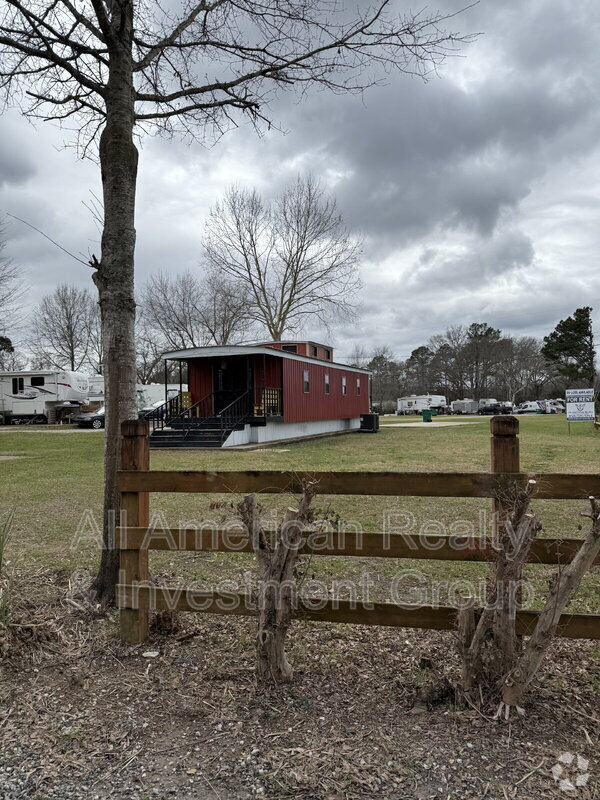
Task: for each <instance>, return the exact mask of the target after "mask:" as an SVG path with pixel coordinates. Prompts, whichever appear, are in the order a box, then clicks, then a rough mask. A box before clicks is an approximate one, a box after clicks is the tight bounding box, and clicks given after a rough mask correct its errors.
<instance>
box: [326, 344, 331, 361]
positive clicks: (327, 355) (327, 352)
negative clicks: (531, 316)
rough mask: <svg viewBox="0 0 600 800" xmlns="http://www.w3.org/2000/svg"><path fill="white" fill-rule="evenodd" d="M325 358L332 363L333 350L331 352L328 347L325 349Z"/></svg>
mask: <svg viewBox="0 0 600 800" xmlns="http://www.w3.org/2000/svg"><path fill="white" fill-rule="evenodd" d="M325 358H326V359H327V360H328V361H331V350H329V349H328V348H327V347H326V348H325Z"/></svg>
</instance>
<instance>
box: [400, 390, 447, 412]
mask: <svg viewBox="0 0 600 800" xmlns="http://www.w3.org/2000/svg"><path fill="white" fill-rule="evenodd" d="M447 405H448V402H447V400H446V398H445V397H444V396H443V395H441V394H411V395H409V396H408V397H399V398H398V404H397V407H396V414H399V415H401V416H402V415H405V414H420V413H421V412H422V411H425V410H426V409H428V408H429V409H435V410H436V411H437V412H438V414H445V412H446V407H447Z"/></svg>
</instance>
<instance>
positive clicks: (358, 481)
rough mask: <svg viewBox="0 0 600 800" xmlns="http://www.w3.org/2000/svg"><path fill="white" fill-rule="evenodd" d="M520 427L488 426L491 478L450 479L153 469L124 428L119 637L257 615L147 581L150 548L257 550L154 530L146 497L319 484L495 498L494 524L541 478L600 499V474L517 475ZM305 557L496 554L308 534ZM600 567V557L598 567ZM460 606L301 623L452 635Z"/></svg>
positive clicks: (551, 543)
mask: <svg viewBox="0 0 600 800" xmlns="http://www.w3.org/2000/svg"><path fill="white" fill-rule="evenodd" d="M518 427H519V423H518V420H516V419H515V418H514V417H493V418H492V420H491V428H492V438H491V467H492V471H491V472H489V473H453V472H450V473H448V472H438V473H435V472H434V473H431V472H424V473H421V472H310V473H297V472H294V473H291V472H279V471H271V470H270V471H256V472H255V471H246V472H235V471H227V472H225V471H223V472H163V471H154V470H153V471H150V470H149V448H148V429H147V423H146V422H142V421H138V420H132V421H129V422H124V423H123V426H122V433H123V446H122V457H121V467H122V469H121V471H120V472H119V488H120V491H121V510H122V512H124V514H125V515H126V517H125V519H126V525H125V526H124V527H119V528H117V547H118V548H119V550H120V567H121V581H122V583H119V585H118V586H117V599H118V604H119V607H120V609H121V612H120V615H121V636H122V638H123V639H124V640H125V641H128V642H132V643H138V642H141V641H143V640H144V638H145V637H146V635H147V631H148V615H149V611H150V610H167V609H169V610H178V611H200V612H204V613H212V614H234V615H241V616H249V615H253V614H254V613H255V608H254V605H253V598H252V597H251V596H250V595H248V594H244V593H236V592H206V591H198V590H196V589H194V588H193V587H190V588H185V587H184V588H181V587H164V586H162V587H159V586H155V585H153V584H152V583H151V581H150V575H149V570H148V552H149V550H179V551H218V552H252V545H251V542H250V540H249V538H248V537H247V535H246V534H245V533H244V532H243V531H242V530H241V529H237V530H236V529H231V528H222V529H215V528H212V527H211V528H203V529H197V528H189V529H180V528H166V529H164V528H150V527H149V522H150V519H149V493H150V492H205V493H241V494H248V493H250V492H261V493H281V492H284V491H286V492H298V491H300V490H301V485H302V482H303V481H305V480H316V481H318V484H319V488H318V491H319V494H320V495H336V494H337V495H380V496H394V497H400V496H402V497H414V496H418V497H474V498H491V499H492V502H493V509H494V511H495V512H496V516H495V519H496V520H501V519H502V517H503V515H504V514H505V513H506V507H505V505H504V503H503V497H505V496H506V492H507V490H508V489H509V488H510V487H512V486H514V484H515V483H517V484H519V485H522V486H524V485H525V484H526V483H527V481H528V480H530V479H531V478H532V477H535V479H536V481H537V482H538V492H537V494H536V497H537V498H541V499H571V500H582V501H585V500H586V499H587V498H589V497H590V495H594V496H596V497H600V475H597V474H583V475H579V474H552V473H550V474H549V473H544V474H541V475H535V476H532V475H531V474H525V473H521V472H520V466H519V439H518V435H517V434H518ZM580 545H581V540H580V539H538V540H537V541H535V542H534V543H533V546H532V548H531V551H530V553H529V561H530V562H532V563H538V564H565V563H568V562H569V561H570V560H571V559H572V558H573V556H574V555H575V553H576V552H577V550H578V548H579V547H580ZM301 552H303V553H310V554H312V555H314V556H330V557H331V556H360V557H371V558H398V559H403V558H410V559H437V560H444V561H481V562H483V561H490V560H491V558H492V557H493V553H492V552H491V550H490V549H489V544H488V543H487V542H486V540H485V539H482V538H480V537H468V536H439V535H427V534H422V535H412V534H411V535H403V534H386V533H364V532H347V531H342V532H333V533H328V534H327V535H324V533H323V532H318V531H315V532H312V533H308V534H307V536H306V541H305V542H304V544H303V546H302V548H301ZM596 564H600V559H598V560H597V561H596ZM456 614H457V610H456V608H453V607H450V606H445V607H439V606H438V607H435V608H433V607H428V606H422V605H419V606H409V605H406V604H402V605H396V604H392V603H366V602H365V603H362V602H361V601H356V600H354V601H350V600H340V599H336V598H330V599H326V600H323V599H322V598H319V599H316V598H303V599H302V598H301V599H300V600H299V603H298V607H297V608H296V610H295V614H294V616H295V618H298V619H304V620H316V621H327V622H338V623H341V622H344V623H354V624H361V625H388V626H394V627H409V628H429V629H436V630H451V629H453V628H454V627H455V625H456ZM537 617H538V613H537V612H535V611H518V612H517V632H518V633H520V634H523V635H527V634H529V633H531V631H532V630H533V629H534V627H535V624H536V621H537ZM557 633H558V635H560V636H564V637H569V638H586V639H600V615H597V614H563V615H562V617H561V619H560V623H559V627H558V631H557Z"/></svg>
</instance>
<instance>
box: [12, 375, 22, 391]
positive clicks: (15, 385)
mask: <svg viewBox="0 0 600 800" xmlns="http://www.w3.org/2000/svg"><path fill="white" fill-rule="evenodd" d="M24 389H25V381H24V379H23V378H13V379H12V393H13V394H18V393H19V392H22V391H24Z"/></svg>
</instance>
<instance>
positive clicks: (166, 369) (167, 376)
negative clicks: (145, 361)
mask: <svg viewBox="0 0 600 800" xmlns="http://www.w3.org/2000/svg"><path fill="white" fill-rule="evenodd" d="M168 383H169V370H168V368H167V359H166V358H165V403H166V402H167V401H168V399H169V390H168V389H167V384H168Z"/></svg>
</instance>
